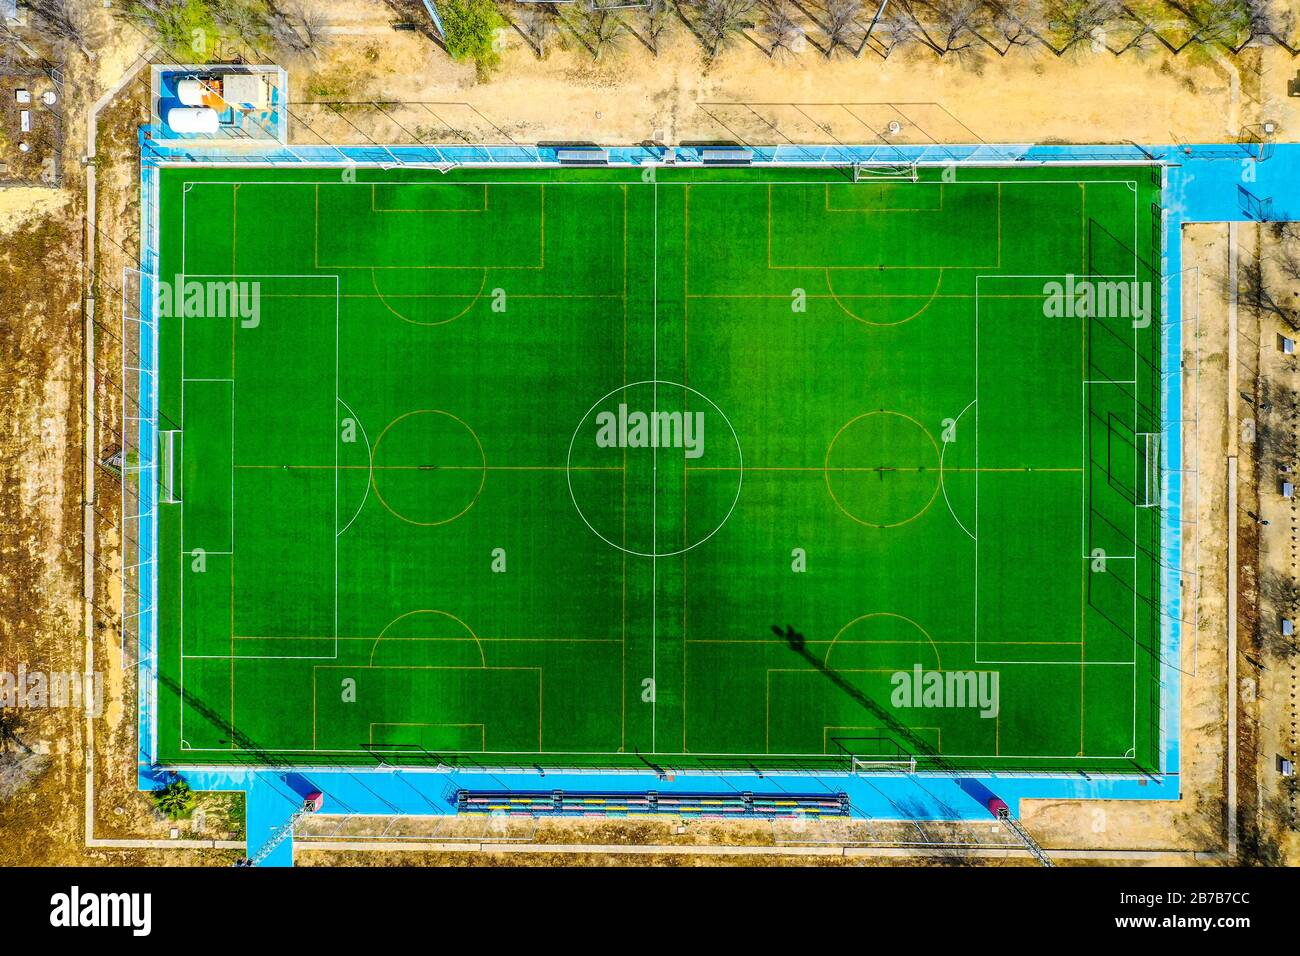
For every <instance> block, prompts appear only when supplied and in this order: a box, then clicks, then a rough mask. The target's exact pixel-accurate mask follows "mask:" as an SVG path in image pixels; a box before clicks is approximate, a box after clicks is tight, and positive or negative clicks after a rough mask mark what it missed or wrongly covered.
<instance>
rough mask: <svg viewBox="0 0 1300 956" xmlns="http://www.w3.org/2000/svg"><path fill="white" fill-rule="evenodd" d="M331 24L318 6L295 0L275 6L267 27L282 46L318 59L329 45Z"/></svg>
mask: <svg viewBox="0 0 1300 956" xmlns="http://www.w3.org/2000/svg"><path fill="white" fill-rule="evenodd" d="M328 25H329V19H328V17H326V15H325V13H324V12H323V11H322V10H321V9H320V8H319V7H314V6H306V5H304V4H302V3H294V4H291V5H285V6H283V7H278V8H272V11H271V15H270V21H269V27H268V29H269V32H270V36H271V40H272V42H274V43H275V45H276V46H278V47H280V48H281V49H282V50H285V51H287V52H289V53H294V54H298V55H300V56H309V57H311V58H312V59H319V58H320V56H321V54H322V53H323V52H324V50H325V48H326V47H327V46H328V45H329V35H328V33H326V27H327V26H328Z"/></svg>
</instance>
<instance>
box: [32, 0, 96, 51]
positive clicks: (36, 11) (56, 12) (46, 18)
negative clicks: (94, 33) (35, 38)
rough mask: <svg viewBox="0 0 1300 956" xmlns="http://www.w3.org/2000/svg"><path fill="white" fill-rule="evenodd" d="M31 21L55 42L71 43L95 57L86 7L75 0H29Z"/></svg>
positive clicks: (39, 30) (39, 31)
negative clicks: (91, 44)
mask: <svg viewBox="0 0 1300 956" xmlns="http://www.w3.org/2000/svg"><path fill="white" fill-rule="evenodd" d="M26 6H27V8H28V10H29V11H30V12H31V23H32V27H33V29H35V30H36V32H37V33H39V34H41V35H42V36H44V37H46V39H48V40H50V41H51V42H53V43H55V44H56V45H58V44H60V43H69V44H71V45H73V46H75V47H76V48H77V49H79V50H81V52H82V53H84V54H85V55H86V56H87V57H88V58H90V59H94V56H95V54H94V51H93V50H91V49H90V47H89V39H88V36H87V30H88V26H87V21H86V12H85V9H84V8H83V7H82V6H80V5H79V4H77V3H76V2H74V0H27V3H26Z"/></svg>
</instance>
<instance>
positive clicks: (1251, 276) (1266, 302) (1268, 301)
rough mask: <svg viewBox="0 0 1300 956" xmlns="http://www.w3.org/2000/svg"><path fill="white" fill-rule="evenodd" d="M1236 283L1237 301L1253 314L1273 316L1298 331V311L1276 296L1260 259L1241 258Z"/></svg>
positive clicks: (1299, 326)
mask: <svg viewBox="0 0 1300 956" xmlns="http://www.w3.org/2000/svg"><path fill="white" fill-rule="evenodd" d="M1237 283H1238V287H1237V296H1238V299H1239V301H1240V302H1241V304H1242V305H1243V306H1244V307H1246V308H1247V309H1249V310H1250V311H1251V312H1252V313H1253V314H1254V315H1256V316H1257V317H1259V318H1265V317H1267V316H1273V317H1274V318H1277V319H1280V320H1281V321H1282V322H1283V323H1284V324H1285V325H1286V326H1287V327H1288V328H1290V329H1291V330H1292V331H1297V332H1300V313H1297V311H1296V309H1295V308H1294V307H1292V306H1290V305H1288V304H1286V303H1285V302H1284V301H1282V300H1281V299H1279V298H1278V295H1277V293H1276V292H1275V291H1274V290H1273V288H1272V283H1271V282H1270V281H1269V279H1268V276H1267V274H1266V273H1265V269H1264V264H1263V263H1262V262H1261V261H1260V260H1258V259H1256V258H1254V257H1245V258H1243V259H1242V260H1241V262H1240V263H1239V264H1238V266H1237Z"/></svg>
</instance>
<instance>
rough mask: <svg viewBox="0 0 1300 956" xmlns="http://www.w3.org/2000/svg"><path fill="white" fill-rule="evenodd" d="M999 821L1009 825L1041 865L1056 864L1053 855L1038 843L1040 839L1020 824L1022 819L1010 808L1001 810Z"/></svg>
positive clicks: (1013, 833) (1008, 827)
mask: <svg viewBox="0 0 1300 956" xmlns="http://www.w3.org/2000/svg"><path fill="white" fill-rule="evenodd" d="M998 822H999V823H1005V824H1006V825H1007V829H1008V830H1010V831H1011V833H1012V835H1013V836H1015V838H1016V839H1017V840H1019V841H1020V842H1021V843H1023V844H1024V845H1025V849H1026V850H1028V851H1029V854H1030V856H1032V857H1033V858H1034V859H1035V860H1037V861H1038V863H1039V865H1040V866H1055V865H1056V864H1055V863H1053V862H1052V859H1051V857H1049V856H1048V855H1047V854H1046V853H1045V852H1043V848H1042V847H1041V846H1039V845H1038V841H1037V840H1035V839H1034V838H1033V837H1031V836H1030V835H1029V831H1027V830H1026V829H1025V828H1024V827H1022V826H1021V825H1020V821H1019V820H1017V819H1016V818H1015V817H1013V816H1012V815H1011V811H1010V810H999V811H998Z"/></svg>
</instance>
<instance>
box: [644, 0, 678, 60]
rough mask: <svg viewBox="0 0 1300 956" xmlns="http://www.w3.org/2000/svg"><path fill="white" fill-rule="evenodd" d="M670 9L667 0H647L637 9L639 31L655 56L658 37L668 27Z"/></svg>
mask: <svg viewBox="0 0 1300 956" xmlns="http://www.w3.org/2000/svg"><path fill="white" fill-rule="evenodd" d="M671 13H672V11H671V8H670V7H669V0H649V2H648V3H646V5H645V6H644V7H642V8H641V9H640V11H639V15H640V21H639V22H640V25H641V32H642V34H643V35H644V37H645V41H646V45H647V46H649V47H650V52H651V53H653V54H654V55H655V56H658V55H659V38H660V37H661V36H663V32H664V31H665V30H666V29H668V18H669V16H670V15H671Z"/></svg>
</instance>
